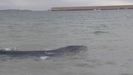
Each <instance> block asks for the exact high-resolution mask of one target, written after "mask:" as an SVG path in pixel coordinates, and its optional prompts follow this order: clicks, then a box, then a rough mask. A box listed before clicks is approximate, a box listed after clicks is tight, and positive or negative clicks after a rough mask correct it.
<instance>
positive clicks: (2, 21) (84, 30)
mask: <svg viewBox="0 0 133 75" xmlns="http://www.w3.org/2000/svg"><path fill="white" fill-rule="evenodd" d="M132 13H133V10H105V11H68V12H64V11H61V12H51V11H33V12H24V11H23V12H21V11H19V12H17V11H10V12H7V11H6V12H5V11H0V47H1V48H17V49H19V50H35V49H38V50H39V49H56V48H59V47H64V46H67V45H85V46H87V47H88V51H87V52H86V54H84V55H83V56H82V55H77V56H69V57H64V58H59V59H58V58H57V59H51V60H39V61H35V60H31V59H23V60H9V61H0V74H1V75H133V72H132V70H133V65H132V63H133V46H132V45H133V39H132V38H133V34H132V33H133V14H132Z"/></svg>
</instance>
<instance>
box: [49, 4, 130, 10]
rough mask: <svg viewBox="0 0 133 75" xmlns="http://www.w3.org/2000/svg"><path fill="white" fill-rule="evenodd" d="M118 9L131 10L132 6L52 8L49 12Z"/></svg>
mask: <svg viewBox="0 0 133 75" xmlns="http://www.w3.org/2000/svg"><path fill="white" fill-rule="evenodd" d="M120 9H133V5H110V6H77V7H76V6H75V7H53V8H51V11H87V10H120Z"/></svg>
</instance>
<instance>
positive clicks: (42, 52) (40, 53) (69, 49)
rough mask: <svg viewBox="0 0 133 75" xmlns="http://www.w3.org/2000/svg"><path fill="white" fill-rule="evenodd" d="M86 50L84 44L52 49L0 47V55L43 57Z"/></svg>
mask: <svg viewBox="0 0 133 75" xmlns="http://www.w3.org/2000/svg"><path fill="white" fill-rule="evenodd" d="M85 50H87V47H86V46H82V45H81V46H80V45H72V46H66V47H62V48H58V49H54V50H47V51H46V50H32V51H25V50H24V51H22V50H9V49H0V56H6V57H11V58H31V57H37V58H38V57H39V58H42V59H45V58H46V57H60V56H65V55H75V54H78V53H80V52H81V51H85Z"/></svg>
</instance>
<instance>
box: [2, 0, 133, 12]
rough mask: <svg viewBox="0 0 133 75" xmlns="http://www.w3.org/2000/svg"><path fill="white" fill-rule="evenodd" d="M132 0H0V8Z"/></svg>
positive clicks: (127, 1) (126, 0) (130, 0)
mask: <svg viewBox="0 0 133 75" xmlns="http://www.w3.org/2000/svg"><path fill="white" fill-rule="evenodd" d="M129 4H133V0H0V10H3V9H22V10H24V9H29V10H48V9H50V8H51V7H60V6H99V5H129Z"/></svg>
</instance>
